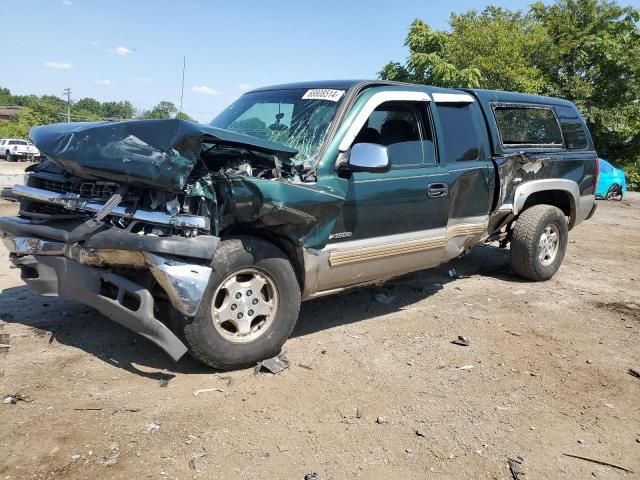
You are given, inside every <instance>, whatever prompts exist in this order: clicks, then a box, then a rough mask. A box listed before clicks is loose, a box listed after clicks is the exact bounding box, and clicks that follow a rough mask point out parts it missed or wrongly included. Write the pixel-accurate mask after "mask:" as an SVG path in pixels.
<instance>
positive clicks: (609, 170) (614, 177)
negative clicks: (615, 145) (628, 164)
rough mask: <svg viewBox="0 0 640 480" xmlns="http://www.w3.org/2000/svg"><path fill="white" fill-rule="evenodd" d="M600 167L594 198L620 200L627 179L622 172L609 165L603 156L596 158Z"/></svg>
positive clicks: (625, 189) (625, 187)
mask: <svg viewBox="0 0 640 480" xmlns="http://www.w3.org/2000/svg"><path fill="white" fill-rule="evenodd" d="M598 165H599V167H600V177H599V178H598V185H597V187H596V198H604V199H605V200H622V197H623V196H624V194H625V193H626V192H627V180H626V179H625V177H624V172H623V171H622V170H621V169H619V168H616V167H614V166H613V165H611V164H610V163H609V162H607V161H606V160H604V159H603V158H599V159H598Z"/></svg>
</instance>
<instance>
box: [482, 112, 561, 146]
mask: <svg viewBox="0 0 640 480" xmlns="http://www.w3.org/2000/svg"><path fill="white" fill-rule="evenodd" d="M494 115H495V118H496V124H497V125H498V130H499V131H500V137H501V138H502V144H503V145H505V146H517V145H547V146H558V147H560V146H562V133H560V126H559V125H558V121H557V120H556V116H555V115H554V113H553V110H552V109H551V108H546V107H525V106H498V107H495V109H494Z"/></svg>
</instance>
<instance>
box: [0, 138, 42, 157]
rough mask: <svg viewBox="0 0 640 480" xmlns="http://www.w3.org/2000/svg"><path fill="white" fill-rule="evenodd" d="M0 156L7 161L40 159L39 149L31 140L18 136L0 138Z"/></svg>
mask: <svg viewBox="0 0 640 480" xmlns="http://www.w3.org/2000/svg"><path fill="white" fill-rule="evenodd" d="M0 156H1V157H4V159H5V160H6V161H7V162H15V161H18V160H35V159H40V156H41V155H40V150H38V149H37V148H36V147H35V146H34V145H33V144H32V143H31V142H29V141H27V140H21V139H19V138H3V139H0Z"/></svg>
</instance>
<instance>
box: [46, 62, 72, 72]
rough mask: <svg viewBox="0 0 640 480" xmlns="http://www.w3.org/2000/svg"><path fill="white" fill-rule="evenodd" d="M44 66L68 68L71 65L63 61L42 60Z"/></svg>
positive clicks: (60, 68)
mask: <svg viewBox="0 0 640 480" xmlns="http://www.w3.org/2000/svg"><path fill="white" fill-rule="evenodd" d="M44 66H45V67H49V68H57V69H58V70H68V69H70V68H71V66H72V65H71V64H70V63H65V62H44Z"/></svg>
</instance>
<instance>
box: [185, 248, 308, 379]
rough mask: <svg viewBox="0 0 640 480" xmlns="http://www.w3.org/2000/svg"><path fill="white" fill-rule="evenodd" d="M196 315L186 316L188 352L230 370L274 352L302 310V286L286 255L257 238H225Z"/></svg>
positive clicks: (214, 261)
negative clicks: (191, 317) (192, 316)
mask: <svg viewBox="0 0 640 480" xmlns="http://www.w3.org/2000/svg"><path fill="white" fill-rule="evenodd" d="M212 267H213V273H212V274H211V279H210V281H209V285H208V287H207V289H206V291H205V294H204V296H203V298H202V302H201V304H200V309H199V311H198V314H197V315H196V316H195V317H194V318H193V319H184V325H183V337H184V339H185V341H186V343H187V345H188V347H189V350H190V353H191V355H192V356H193V357H195V358H196V359H197V360H199V361H200V362H202V363H204V364H205V365H208V366H211V367H214V368H219V369H230V368H239V367H244V366H248V365H252V364H255V363H256V362H258V361H260V360H264V359H265V358H269V357H272V356H274V355H276V354H277V353H278V352H279V351H280V349H281V347H282V345H283V344H284V342H285V341H286V340H287V338H289V335H290V334H291V331H292V330H293V327H294V326H295V324H296V321H297V319H298V313H299V311H300V286H299V284H298V280H297V278H296V275H295V272H294V270H293V267H292V265H291V262H289V259H288V258H287V256H286V255H285V254H284V253H283V252H282V251H281V250H280V249H279V248H277V247H276V246H275V245H273V244H271V243H268V242H265V241H263V240H260V239H257V238H254V237H238V238H234V239H229V240H224V241H223V242H221V243H220V245H219V246H218V249H217V250H216V253H215V256H214V258H213V262H212Z"/></svg>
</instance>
